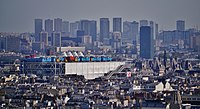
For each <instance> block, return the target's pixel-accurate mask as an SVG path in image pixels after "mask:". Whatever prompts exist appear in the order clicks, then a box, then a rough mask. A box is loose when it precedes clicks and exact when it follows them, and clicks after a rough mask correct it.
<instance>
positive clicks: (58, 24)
mask: <svg viewBox="0 0 200 109" xmlns="http://www.w3.org/2000/svg"><path fill="white" fill-rule="evenodd" d="M54 31H55V32H62V19H61V18H56V19H54Z"/></svg>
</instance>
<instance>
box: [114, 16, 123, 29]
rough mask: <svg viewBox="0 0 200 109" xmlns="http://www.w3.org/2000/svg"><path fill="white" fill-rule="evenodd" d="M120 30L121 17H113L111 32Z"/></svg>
mask: <svg viewBox="0 0 200 109" xmlns="http://www.w3.org/2000/svg"><path fill="white" fill-rule="evenodd" d="M116 31H118V32H122V18H113V32H116Z"/></svg>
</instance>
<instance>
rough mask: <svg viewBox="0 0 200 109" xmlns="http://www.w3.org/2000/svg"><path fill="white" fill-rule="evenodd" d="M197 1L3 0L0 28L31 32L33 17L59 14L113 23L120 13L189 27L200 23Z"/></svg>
mask: <svg viewBox="0 0 200 109" xmlns="http://www.w3.org/2000/svg"><path fill="white" fill-rule="evenodd" d="M198 4H200V1H198V0H192V1H187V0H176V1H173V0H169V1H160V0H151V1H145V0H140V1H138V0H134V1H129V0H127V1H120V0H115V1H113V0H109V1H106V0H103V1H102V0H101V1H93V0H85V1H72V0H67V1H64V0H59V1H53V0H48V2H47V1H46V0H43V1H39V0H34V1H26V0H18V1H7V0H2V1H1V2H0V32H34V23H33V22H34V19H36V18H41V19H43V20H45V19H55V18H62V19H63V20H66V21H70V22H75V21H78V20H82V19H88V20H96V21H97V25H99V23H100V22H99V21H100V18H109V20H110V23H111V24H110V25H112V18H115V17H121V18H122V21H138V22H139V20H149V21H151V20H152V21H154V22H156V23H158V25H159V29H160V30H175V29H176V21H177V20H184V21H185V22H186V25H185V28H186V29H188V28H194V27H197V26H200V23H199V20H198V19H200V14H199V12H198V11H199V10H200V7H199V6H198ZM35 6H36V7H37V8H35ZM52 7H56V8H52ZM102 7H103V8H102ZM119 7H121V8H119Z"/></svg>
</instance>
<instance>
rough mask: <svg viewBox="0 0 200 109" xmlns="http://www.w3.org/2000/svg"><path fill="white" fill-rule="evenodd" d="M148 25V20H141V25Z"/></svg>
mask: <svg viewBox="0 0 200 109" xmlns="http://www.w3.org/2000/svg"><path fill="white" fill-rule="evenodd" d="M142 26H148V20H140V27H142Z"/></svg>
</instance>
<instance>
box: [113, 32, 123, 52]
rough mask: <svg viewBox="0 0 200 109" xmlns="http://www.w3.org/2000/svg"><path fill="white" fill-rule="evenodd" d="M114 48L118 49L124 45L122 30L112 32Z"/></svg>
mask: <svg viewBox="0 0 200 109" xmlns="http://www.w3.org/2000/svg"><path fill="white" fill-rule="evenodd" d="M111 45H112V48H113V49H115V50H117V49H119V48H120V47H121V45H122V35H121V32H118V31H116V32H113V34H112V41H111Z"/></svg>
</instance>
